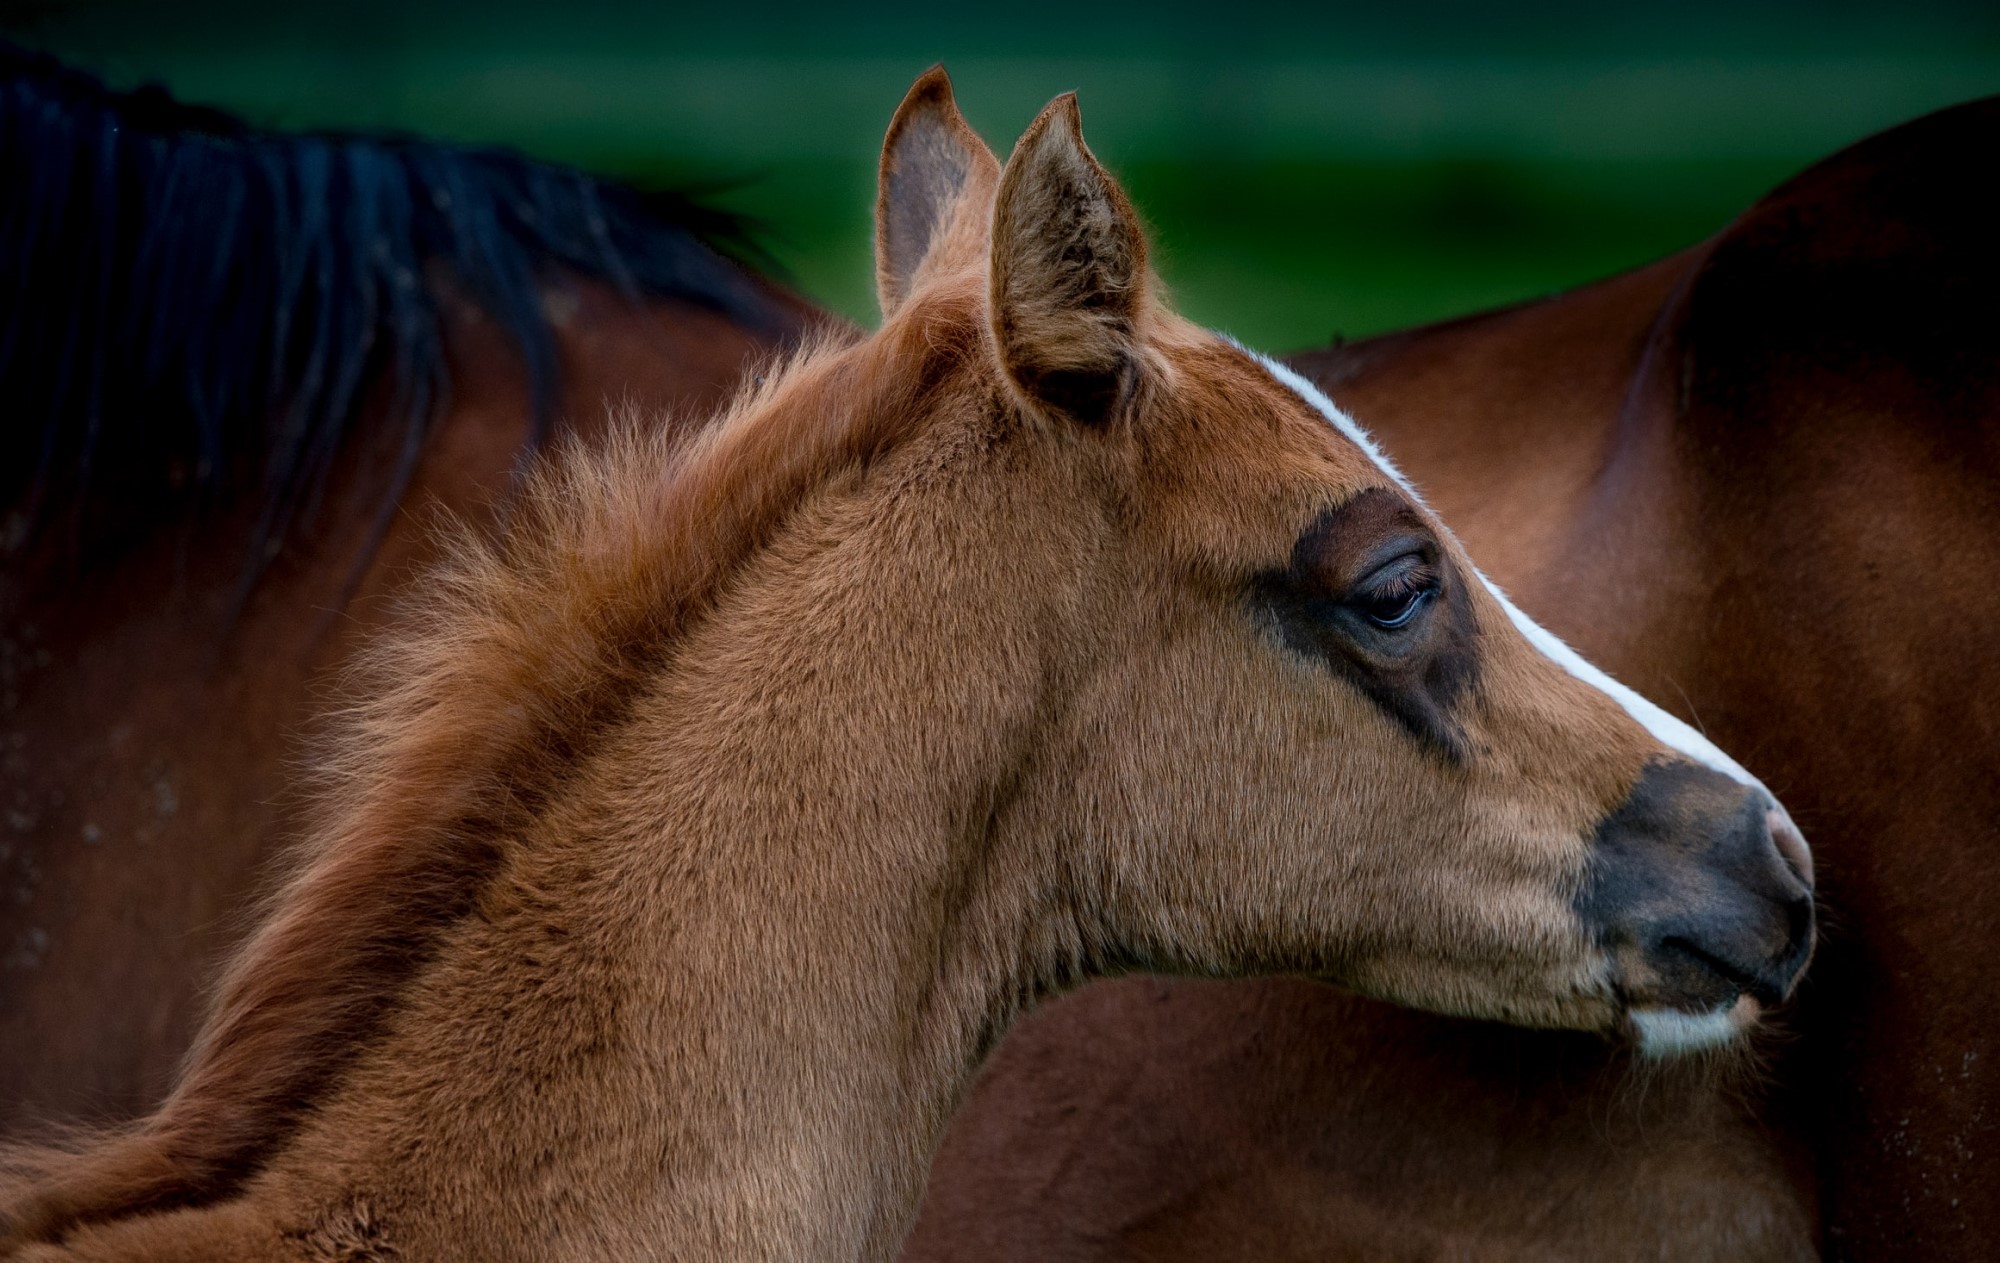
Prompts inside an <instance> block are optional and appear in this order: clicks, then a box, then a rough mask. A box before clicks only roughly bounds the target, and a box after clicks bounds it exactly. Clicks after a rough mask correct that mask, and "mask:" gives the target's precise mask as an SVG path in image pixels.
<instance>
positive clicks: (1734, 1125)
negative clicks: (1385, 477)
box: [908, 101, 2000, 1260]
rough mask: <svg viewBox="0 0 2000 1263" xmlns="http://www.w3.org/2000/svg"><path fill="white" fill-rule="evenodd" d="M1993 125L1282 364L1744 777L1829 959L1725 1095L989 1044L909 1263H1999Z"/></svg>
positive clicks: (1233, 1053)
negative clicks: (1625, 254)
mask: <svg viewBox="0 0 2000 1263" xmlns="http://www.w3.org/2000/svg"><path fill="white" fill-rule="evenodd" d="M1996 143H2000V102H1995V101H1987V102H1983V103H1979V104H1975V105H1969V106H1965V107H1961V108H1959V109H1956V110H1951V111H1947V112H1945V113H1942V114H1939V115H1936V116H1933V117H1931V118H1927V119H1924V120H1921V121H1919V122H1916V123H1913V124H1910V125H1908V126H1905V127H1903V128H1900V129H1897V130H1895V131H1892V132H1889V133H1886V134H1884V135H1882V136H1880V137H1877V138H1875V139H1873V140H1871V141H1868V142H1866V143H1864V144H1862V145H1859V146H1857V147H1855V148H1854V149H1852V150H1849V151H1847V152H1845V153H1842V154H1840V155H1838V156H1837V157H1835V158H1833V159H1830V160H1828V161H1827V162H1825V163H1823V164H1822V165H1820V166H1819V167H1816V168H1814V169H1813V170H1811V171H1809V172H1807V173H1806V174H1804V175H1802V176H1800V177H1799V178H1798V179H1796V180H1795V181H1793V182H1792V183H1790V184H1788V185H1786V186H1785V187H1783V188H1781V189H1779V190H1778V191H1777V192H1775V193H1774V194H1772V195H1771V196H1770V197H1769V198H1767V199H1765V200H1764V201H1763V202H1761V203H1760V204H1759V205H1758V206H1756V207H1755V208H1753V209H1752V210H1751V211H1750V212H1748V213H1747V214H1746V215H1745V216H1743V217H1742V218H1741V219H1740V220H1739V221H1737V222H1736V223H1735V224H1733V225H1731V226H1730V227H1729V228H1728V229H1727V230H1726V231H1725V232H1723V233H1722V234H1720V235H1719V236H1718V237H1717V238H1715V239H1714V240H1712V241H1710V242H1708V243H1706V244H1704V245H1702V246H1699V247H1697V248H1695V249H1693V250H1690V251H1687V252H1685V253H1683V254H1680V255H1676V256H1674V257H1672V258H1669V259H1666V260H1664V261H1662V262H1660V263H1658V264H1655V265H1653V266H1651V267H1647V268H1643V269H1640V270H1638V271H1636V272H1633V273H1630V274H1628V275H1624V276H1620V277H1617V278H1615V279H1612V280H1609V281H1605V282H1603V283H1601V284H1597V285H1594V286H1591V287H1588V288H1586V289H1583V290H1580V291H1578V292H1575V293H1572V294H1568V295H1565V296H1562V297H1560V298H1556V299H1551V300H1549V301H1546V302H1542V303H1537V304H1531V305H1528V306H1524V307H1520V308H1516V309H1512V310H1507V311H1502V312H1498V313H1494V314H1491V315H1486V316H1480V317H1475V318H1472V319H1468V320H1463V321H1457V322H1454V323H1451V324H1447V325H1442V326H1438V327H1436V328H1432V329H1424V330H1418V331H1415V332H1412V333H1405V334H1397V335H1391V336H1388V337H1384V338H1379V339H1375V340H1372V341H1368V342H1363V343H1360V344H1358V345H1353V346H1345V347H1336V348H1333V349H1330V350H1326V351H1321V352H1315V353H1311V354H1307V355H1303V356H1300V357H1297V359H1295V361H1294V363H1296V364H1297V365H1298V366H1299V368H1300V369H1301V370H1302V371H1304V372H1305V373H1307V374H1308V375H1310V376H1312V377H1314V378H1315V379H1316V380H1318V381H1319V382H1320V383H1322V384H1323V385H1324V386H1325V387H1326V388H1327V389H1328V390H1329V392H1330V393H1331V394H1332V395H1333V396H1334V397H1335V398H1336V399H1337V400H1339V401H1340V402H1342V403H1343V404H1344V405H1346V406H1348V407H1350V408H1351V409H1353V411H1354V412H1355V414H1356V415H1357V416H1358V417H1359V418H1360V419H1361V420H1362V421H1363V422H1364V423H1366V424H1367V425H1369V426H1370V427H1371V428H1372V429H1373V430H1374V431H1375V432H1376V433H1377V434H1378V435H1379V436H1380V437H1381V439H1382V440H1383V442H1384V445H1385V447H1386V448H1387V449H1388V450H1389V451H1390V452H1391V453H1393V454H1394V455H1395V456H1396V458H1397V459H1398V460H1399V461H1400V462H1402V463H1403V464H1404V466H1405V467H1406V468H1407V469H1408V470H1409V471H1410V473H1411V474H1412V476H1413V478H1414V479H1415V481H1416V482H1417V484H1418V485H1419V486H1420V487H1421V488H1422V489H1423V491H1424V492H1425V493H1426V494H1427V495H1428V496H1430V497H1431V498H1432V500H1433V501H1434V503H1436V504H1437V505H1438V506H1439V507H1440V509H1441V510H1442V511H1443V512H1444V514H1445V515H1446V517H1447V519H1448V520H1449V521H1450V522H1451V523H1452V524H1453V527H1454V529H1455V530H1457V531H1458V532H1459V534H1460V537H1461V538H1462V539H1463V540H1464V541H1465V542H1466V545H1467V547H1468V549H1469V551H1470V552H1471V555H1472V556H1473V557H1475V558H1476V559H1477V560H1478V561H1479V562H1480V564H1481V565H1482V566H1484V567H1486V569H1487V570H1488V572H1489V573H1490V574H1492V575H1493V576H1494V577H1495V578H1496V579H1498V580H1499V581H1500V582H1501V583H1502V584H1503V585H1504V586H1505V587H1506V588H1507V589H1508V590H1509V591H1510V592H1512V593H1514V594H1515V595H1516V596H1517V597H1518V598H1519V599H1520V600H1521V602H1522V604H1523V606H1524V607H1525V608H1527V609H1529V610H1531V611H1533V612H1535V613H1536V614H1537V615H1538V616H1541V617H1544V618H1546V619H1547V620H1548V622H1549V624H1550V625H1551V626H1552V627H1553V628H1554V629H1555V630H1556V631H1557V632H1559V633H1561V634H1563V635H1565V636H1566V637H1569V638H1570V639H1572V640H1573V641H1574V642H1575V643H1577V644H1579V645H1581V646H1583V647H1584V648H1585V649H1586V650H1587V651H1588V652H1589V653H1590V654H1591V655H1592V656H1593V658H1595V659H1596V660H1597V661H1600V662H1603V663H1605V664H1606V665H1607V667H1609V668H1610V669H1611V670H1612V671H1614V673H1616V674H1617V675H1618V676H1619V677H1620V678H1622V679H1625V680H1627V681H1629V682H1630V683H1632V684H1633V685H1635V686H1637V687H1638V688H1640V689H1642V690H1644V691H1646V692H1648V693H1649V694H1651V695H1653V696H1656V697H1658V698H1660V699H1661V700H1662V701H1664V702H1667V703H1668V704H1670V705H1671V706H1673V707H1674V708H1675V709H1677V710H1680V711H1681V712H1682V713H1683V714H1686V715H1688V716H1689V717H1691V718H1695V717H1698V718H1699V719H1700V720H1701V721H1702V722H1703V724H1704V725H1705V727H1706V730H1707V731H1708V732H1709V733H1710V735H1712V736H1714V737H1716V738H1717V739H1718V740H1722V741H1725V742H1726V743H1728V744H1730V745H1731V746H1732V748H1740V749H1742V750H1744V751H1746V752H1747V754H1748V756H1750V757H1753V758H1754V759H1755V760H1756V763H1757V766H1759V767H1760V768H1769V769H1770V770H1771V774H1772V776H1773V783H1774V784H1775V785H1778V786H1779V787H1781V788H1782V789H1783V790H1784V791H1785V793H1786V795H1787V797H1788V799H1789V800H1790V801H1792V802H1793V803H1795V804H1797V805H1798V806H1799V809H1800V813H1801V819H1802V820H1803V821H1805V822H1806V824H1807V825H1808V826H1809V827H1810V828H1811V830H1812V832H1813V835H1814V841H1815V849H1816V852H1817V854H1818V857H1819V860H1820V871H1821V890H1822V897H1823V899H1824V902H1825V906H1826V907H1827V909H1828V910H1829V917H1828V920H1829V927H1830V928H1829V931H1828V935H1827V940H1826V946H1825V949H1824V952H1823V959H1822V961H1821V963H1820V964H1819V965H1817V966H1816V967H1815V974H1814V981H1813V983H1812V985H1811V987H1809V988H1808V990H1807V994H1806V996H1805V997H1804V999H1803V1000H1802V1001H1801V1008H1800V1011H1799V1013H1798V1014H1797V1015H1796V1017H1795V1019H1794V1020H1793V1025H1794V1026H1795V1029H1796V1038H1794V1039H1791V1040H1785V1041H1779V1042H1777V1043H1775V1044H1774V1045H1773V1046H1772V1047H1771V1048H1769V1049H1768V1050H1767V1060H1768V1069H1767V1071H1766V1072H1765V1074H1764V1075H1762V1076H1760V1077H1756V1078H1751V1079H1742V1078H1736V1079H1731V1080H1725V1081H1716V1080H1714V1079H1713V1078H1711V1077H1707V1076H1704V1075H1702V1074H1700V1073H1694V1074H1686V1073H1675V1072H1671V1070H1670V1072H1669V1073H1664V1074H1649V1075H1647V1076H1645V1077H1644V1078H1643V1079H1641V1080H1639V1081H1638V1082H1636V1083H1635V1082H1634V1081H1633V1080H1632V1078H1631V1076H1630V1074H1629V1072H1628V1067H1627V1065H1626V1064H1625V1058H1624V1057H1623V1056H1622V1054H1620V1053H1618V1052H1616V1051H1615V1050H1611V1049H1607V1048H1604V1047H1601V1046H1599V1045H1596V1044H1594V1043H1592V1042H1591V1041H1588V1040H1578V1039H1576V1038H1573V1037H1565V1036H1560V1035H1550V1034H1535V1033H1528V1032H1519V1031H1512V1030H1507V1029H1503V1028H1498V1027H1492V1026H1483V1025H1477V1024H1470V1023H1463V1022H1452V1021H1448V1020H1445V1019H1440V1018H1433V1017H1427V1016H1423V1015H1419V1014H1414V1013H1408V1012H1403V1011H1397V1010H1391V1009H1388V1008H1386V1007H1383V1006H1380V1005H1375V1004H1371V1003H1369V1002H1367V1001H1364V1000H1358V999H1353V998H1348V997H1342V996H1337V995H1332V994H1329V993H1327V992H1325V991H1323V990H1320V989H1316V988H1311V987H1304V986H1299V985H1292V984H1280V983H1260V984H1249V985H1243V986H1230V987H1216V986H1206V985H1199V984H1186V983H1179V984H1175V983H1151V982H1131V983H1125V984H1119V985H1117V986H1112V987H1105V988H1098V989H1095V990H1092V991H1088V992H1085V993H1083V994H1082V995H1079V996H1076V997H1073V998H1071V999H1069V1000H1066V1001H1064V1002H1063V1003H1062V1004H1060V1005H1058V1006H1056V1007H1054V1008H1052V1009H1051V1010H1050V1011H1049V1012H1047V1013H1046V1014H1045V1015H1043V1016H1042V1017H1040V1018H1038V1019H1036V1020H1034V1021H1033V1022H1031V1023H1030V1024H1029V1025H1028V1026H1027V1027H1026V1028H1025V1029H1023V1030H1022V1031H1020V1032H1019V1033H1018V1034H1017V1035H1016V1037H1015V1038H1014V1040H1013V1041H1012V1042H1011V1043H1010V1044H1009V1045H1008V1046H1007V1047H1006V1048H1005V1049H1003V1051H1002V1053H1001V1055H1000V1056H999V1057H998V1058H996V1061H995V1063H994V1065H993V1066H992V1068H991V1070H990V1073H989V1074H988V1075H987V1077H986V1078H985V1079H984V1081H983V1082H982V1084H981V1085H980V1087H979V1088H978V1089H977V1090H976V1092H975V1094H974V1096H973V1098H972V1101H971V1103H970V1105H969V1106H968V1109H967V1111H966V1113H965V1114H964V1115H963V1116H962V1117H961V1120H960V1123H959V1126H958V1128H957V1130H956V1131H955V1133H954V1135H953V1136H952V1138H951V1139H950V1140H949V1141H948V1143H947V1145H946V1148H945V1151H944V1153H943V1155H942V1157H941V1160H940V1163H939V1165H938V1168H937V1170H936V1173H935V1175H934V1179H933V1182H932V1186H931V1202H930V1204H929V1207H928V1210H927V1213H926V1218H925V1219H924V1221H923V1223H922V1224H921V1225H920V1228H919V1230H918V1232H917V1234H916V1236H915V1237H914V1239H913V1241H912V1244H911V1247H910V1251H909V1256H908V1257H910V1258H912V1259H923V1260H937V1259H967V1260H970V1259H986V1258H1022V1259H1025V1258H1036V1259H1061V1260H1086V1259H1089V1260H1109V1259H1142V1258H1143V1259H1147V1260H1173V1259H1186V1260H1195V1259H1216V1258H1246V1259H1247V1258H1256V1259H1271V1260H1285V1259H1297V1260H1305V1259H1316V1260H1317V1259H1328V1258H1354V1259H1370V1260H1372V1259H1387V1258H1413V1259H1415V1258H1424V1259H1429V1258H1442V1259H1468V1260H1488V1259H1491V1260H1517V1259H1518V1260H1544V1259H1577V1260H1585V1259H1588V1260H1607V1259H1640V1258H1645V1259H1732V1260H1742V1259H1803V1258H1810V1257H1814V1256H1815V1255H1816V1253H1817V1252H1818V1251H1819V1250H1821V1249H1824V1252H1825V1253H1826V1254H1827V1255H1828V1256H1830V1257H1833V1258H1841V1259H1849V1258H1853V1259H1896V1260H1905V1259H1927V1260H1958V1259H1968V1258H1975V1257H1981V1256H1983V1254H1985V1253H1986V1252H1989V1251H1990V1250H1991V1248H1992V1243H1993V1242H1994V1241H1996V1240H2000V1067H1996V1065H1995V1062H1996V1059H2000V1008H1996V1007H1995V1006H1994V1005H1993V1004H1992V1003H1990V999H1991V994H1992V989H1991V986H1990V985H1989V983H1988V982H1987V981H1986V975H1987V972H1988V968H1989V961H1990V959H1991V957H1992V954H1993V949H1994V947H1995V944H1996V934H2000V844H1996V835H1995V831H1994V823H1993V822H1994V821H1995V820H1996V819H2000V754H1997V753H1996V751H2000V709H1996V707H2000V701H1996V699H2000V641H1996V640H1995V639H1994V637H1993V635H1992V629H1993V628H1994V627H1995V626H1996V625H2000V530H1996V523H2000V301H1996V299H1995V295H1996V294H2000V237H1996V235H1995V232H1994V226H1995V224H1996V223H2000V185H1996V179H2000V176H1996V170H2000V169H1996V167H1995V165H1994V164H1993V162H1992V161H1991V157H1990V155H1991V154H1992V152H1993V149H1994V146H1995V144H1996Z"/></svg>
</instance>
